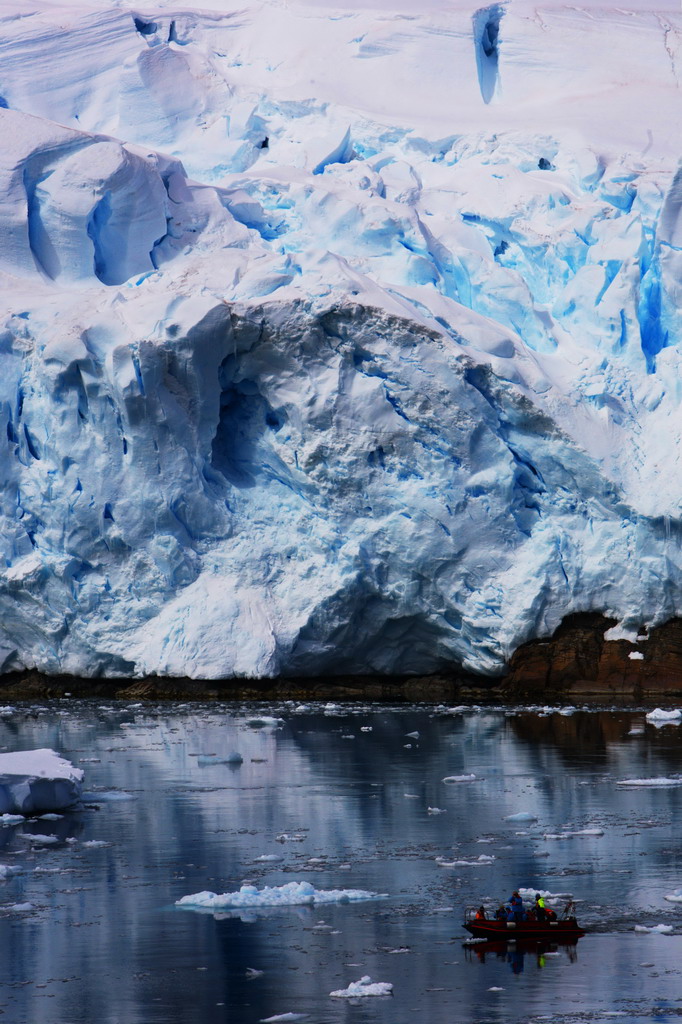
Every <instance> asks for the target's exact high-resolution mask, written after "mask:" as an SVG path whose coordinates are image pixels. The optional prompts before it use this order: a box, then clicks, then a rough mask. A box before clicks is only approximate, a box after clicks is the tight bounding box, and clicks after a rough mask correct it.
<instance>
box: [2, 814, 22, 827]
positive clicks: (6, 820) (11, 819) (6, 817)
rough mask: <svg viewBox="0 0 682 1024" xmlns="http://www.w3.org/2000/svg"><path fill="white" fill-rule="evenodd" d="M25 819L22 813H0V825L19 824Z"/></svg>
mask: <svg viewBox="0 0 682 1024" xmlns="http://www.w3.org/2000/svg"><path fill="white" fill-rule="evenodd" d="M22 821H26V818H25V816H24V815H23V814H0V825H21V823H22Z"/></svg>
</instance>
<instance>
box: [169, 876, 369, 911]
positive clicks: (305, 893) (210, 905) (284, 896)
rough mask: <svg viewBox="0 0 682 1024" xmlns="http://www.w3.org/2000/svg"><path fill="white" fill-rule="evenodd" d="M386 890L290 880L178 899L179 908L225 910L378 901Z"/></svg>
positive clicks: (197, 894)
mask: <svg viewBox="0 0 682 1024" xmlns="http://www.w3.org/2000/svg"><path fill="white" fill-rule="evenodd" d="M383 896H386V893H378V892H366V891H365V890H364V889H316V888H315V886H314V885H311V884H310V882H287V884H286V885H279V886H268V885H266V886H264V887H263V888H262V889H258V888H257V887H256V886H255V885H243V886H242V887H241V889H239V891H238V892H226V893H222V894H221V895H219V894H217V893H215V892H196V893H193V894H192V895H191V896H183V897H182V899H179V900H176V901H175V905H176V906H177V907H183V908H184V909H186V910H225V909H228V908H232V907H300V906H311V905H313V904H315V905H317V904H320V903H356V902H359V901H361V900H374V899H379V898H381V897H383Z"/></svg>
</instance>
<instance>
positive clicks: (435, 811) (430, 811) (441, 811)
mask: <svg viewBox="0 0 682 1024" xmlns="http://www.w3.org/2000/svg"><path fill="white" fill-rule="evenodd" d="M426 813H427V814H447V811H446V809H445V808H444V807H427V808H426Z"/></svg>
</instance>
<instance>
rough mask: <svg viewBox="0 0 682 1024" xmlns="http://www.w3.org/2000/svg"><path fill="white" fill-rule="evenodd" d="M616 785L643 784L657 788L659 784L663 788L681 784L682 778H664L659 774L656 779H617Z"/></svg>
mask: <svg viewBox="0 0 682 1024" xmlns="http://www.w3.org/2000/svg"><path fill="white" fill-rule="evenodd" d="M616 785H617V786H644V787H646V786H651V787H652V788H657V787H659V786H660V787H661V788H664V787H666V786H682V778H679V779H674V778H670V779H669V778H666V777H665V776H661V777H660V778H656V779H619V780H618V782H616Z"/></svg>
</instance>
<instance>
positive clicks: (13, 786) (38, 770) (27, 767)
mask: <svg viewBox="0 0 682 1024" xmlns="http://www.w3.org/2000/svg"><path fill="white" fill-rule="evenodd" d="M82 781H83V769H82V768H74V766H73V765H72V764H71V762H70V761H67V760H66V759H65V758H63V757H60V755H59V754H57V753H55V751H54V750H49V749H45V748H43V749H39V750H18V751H14V752H13V753H9V754H0V814H2V815H5V814H40V813H41V812H43V811H58V810H65V809H66V808H68V807H73V806H74V805H75V804H77V803H78V802H79V801H80V799H81V795H82V786H81V783H82Z"/></svg>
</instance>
